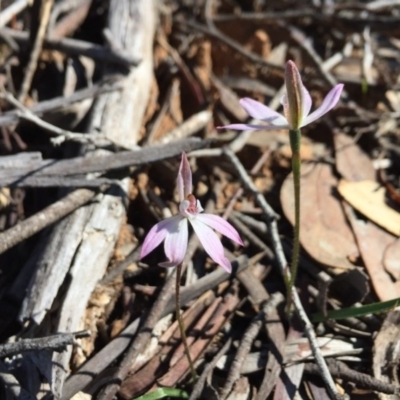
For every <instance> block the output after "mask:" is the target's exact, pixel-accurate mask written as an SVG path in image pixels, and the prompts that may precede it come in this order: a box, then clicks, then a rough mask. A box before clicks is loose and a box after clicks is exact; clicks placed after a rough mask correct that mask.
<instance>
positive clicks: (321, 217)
mask: <svg viewBox="0 0 400 400" xmlns="http://www.w3.org/2000/svg"><path fill="white" fill-rule="evenodd" d="M300 184H301V195H300V201H301V212H300V242H301V245H302V246H303V247H304V249H305V250H306V251H307V253H308V254H309V255H310V256H311V257H313V258H314V259H315V260H317V261H319V262H320V263H322V264H324V265H327V266H330V267H334V268H340V269H347V268H353V267H354V265H353V264H352V263H351V262H350V261H349V257H354V256H356V255H357V254H358V249H357V245H356V243H355V240H354V236H353V234H352V232H351V230H350V228H349V226H348V225H347V222H346V219H345V216H344V213H343V209H342V207H341V204H340V202H339V201H338V199H336V198H335V197H334V196H333V195H332V190H333V189H334V188H335V187H336V185H337V179H336V178H335V177H334V175H333V174H332V171H331V167H330V166H328V165H326V164H317V165H315V166H313V168H312V169H311V170H310V171H308V172H304V173H303V174H302V176H301V182H300ZM281 204H282V208H283V211H284V213H285V215H286V218H287V219H288V220H289V221H290V222H291V223H292V224H293V223H294V195H293V178H292V175H290V176H289V177H288V178H287V179H286V180H285V182H284V183H283V185H282V190H281Z"/></svg>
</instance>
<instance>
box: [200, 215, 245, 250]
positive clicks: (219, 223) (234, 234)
mask: <svg viewBox="0 0 400 400" xmlns="http://www.w3.org/2000/svg"><path fill="white" fill-rule="evenodd" d="M196 219H197V220H198V221H201V222H203V223H204V224H206V225H208V226H210V227H211V228H213V229H215V230H216V231H217V232H219V233H221V234H222V235H224V236H226V237H227V238H229V239H231V240H233V241H234V242H235V243H238V244H240V245H241V246H243V241H242V239H241V238H240V236H239V233H238V231H237V230H236V229H235V228H234V227H233V226H232V225H231V224H230V223H229V222H228V221H225V220H224V219H223V218H221V217H220V216H219V215H213V214H199V215H197V217H196Z"/></svg>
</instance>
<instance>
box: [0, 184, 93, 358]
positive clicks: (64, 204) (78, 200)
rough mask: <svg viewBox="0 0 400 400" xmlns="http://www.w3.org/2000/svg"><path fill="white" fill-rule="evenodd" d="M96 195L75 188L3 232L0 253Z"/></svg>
mask: <svg viewBox="0 0 400 400" xmlns="http://www.w3.org/2000/svg"><path fill="white" fill-rule="evenodd" d="M95 195H96V192H95V191H93V190H88V189H78V190H75V191H74V192H71V193H69V194H68V195H66V196H65V197H63V198H62V199H60V200H58V201H56V202H55V203H53V204H51V205H50V206H48V207H46V208H45V209H43V210H42V211H39V212H38V213H36V214H35V215H32V216H31V217H29V218H27V219H25V220H23V221H22V222H20V223H18V224H17V225H14V226H13V227H12V228H10V229H7V230H6V231H4V232H1V233H0V254H2V253H4V252H5V251H6V250H8V249H10V248H11V247H13V246H15V245H16V244H18V243H21V242H22V241H24V240H25V239H28V238H29V237H31V236H33V235H34V234H35V233H38V232H40V231H41V230H42V229H44V228H46V227H47V226H49V225H51V224H53V223H54V222H56V221H58V220H60V219H61V218H63V217H65V216H66V215H68V214H69V213H71V212H72V211H74V210H76V209H77V208H79V207H80V206H82V205H84V204H86V203H87V202H88V201H90V200H91V199H93V197H94V196H95ZM0 355H1V352H0Z"/></svg>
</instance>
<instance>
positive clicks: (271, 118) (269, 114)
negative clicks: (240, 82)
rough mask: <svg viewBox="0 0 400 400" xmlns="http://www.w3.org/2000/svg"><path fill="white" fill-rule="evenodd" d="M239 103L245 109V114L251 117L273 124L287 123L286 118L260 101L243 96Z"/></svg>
mask: <svg viewBox="0 0 400 400" xmlns="http://www.w3.org/2000/svg"><path fill="white" fill-rule="evenodd" d="M240 104H241V105H242V107H243V108H244V109H245V110H246V112H247V114H249V115H250V117H252V118H255V119H259V120H261V121H265V122H268V123H270V124H272V125H274V126H282V125H287V124H288V122H287V121H286V119H285V118H284V117H283V116H282V115H281V114H279V113H278V112H276V111H275V110H273V109H272V108H269V107H267V106H266V105H264V104H262V103H260V102H259V101H256V100H253V99H250V98H249V97H244V98H243V99H240Z"/></svg>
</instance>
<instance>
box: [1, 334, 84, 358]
mask: <svg viewBox="0 0 400 400" xmlns="http://www.w3.org/2000/svg"><path fill="white" fill-rule="evenodd" d="M88 336H90V331H82V332H76V333H58V334H57V335H52V336H45V337H41V338H36V339H22V340H20V341H18V342H13V343H3V344H0V358H3V357H11V356H14V355H15V354H20V353H23V352H25V351H35V350H52V351H63V350H64V349H65V347H66V346H69V345H73V344H75V343H76V339H77V338H82V337H88Z"/></svg>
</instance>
